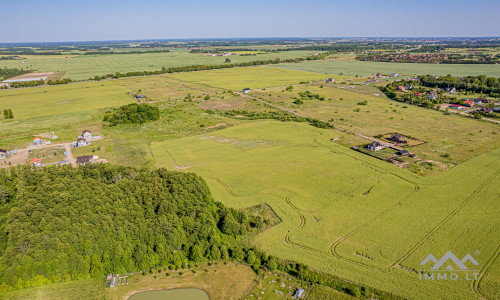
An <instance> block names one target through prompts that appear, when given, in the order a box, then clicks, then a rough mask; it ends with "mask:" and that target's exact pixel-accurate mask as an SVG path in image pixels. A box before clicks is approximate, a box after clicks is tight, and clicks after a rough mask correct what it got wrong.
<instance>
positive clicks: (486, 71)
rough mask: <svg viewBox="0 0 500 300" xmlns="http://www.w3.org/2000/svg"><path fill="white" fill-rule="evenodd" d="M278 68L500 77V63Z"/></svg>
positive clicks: (357, 63)
mask: <svg viewBox="0 0 500 300" xmlns="http://www.w3.org/2000/svg"><path fill="white" fill-rule="evenodd" d="M273 67H277V68H283V69H289V70H299V71H308V72H317V73H323V74H325V73H329V74H340V73H343V74H344V75H351V76H354V75H356V74H357V75H359V76H375V74H377V73H382V74H392V73H399V74H432V75H447V74H451V75H453V76H468V75H487V76H491V77H500V65H494V64H491V65H490V64H484V65H480V64H478V65H473V64H472V65H471V64H467V65H457V64H440V65H437V64H412V63H387V62H366V61H338V60H326V61H325V60H323V61H308V62H303V63H296V64H280V65H277V66H273Z"/></svg>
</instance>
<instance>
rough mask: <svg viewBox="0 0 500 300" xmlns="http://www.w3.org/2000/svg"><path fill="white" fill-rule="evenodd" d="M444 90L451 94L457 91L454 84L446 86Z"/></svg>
mask: <svg viewBox="0 0 500 300" xmlns="http://www.w3.org/2000/svg"><path fill="white" fill-rule="evenodd" d="M446 92H447V93H449V94H453V93H456V92H457V89H456V88H455V87H454V86H453V87H447V88H446Z"/></svg>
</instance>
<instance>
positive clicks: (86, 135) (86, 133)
mask: <svg viewBox="0 0 500 300" xmlns="http://www.w3.org/2000/svg"><path fill="white" fill-rule="evenodd" d="M91 137H92V133H91V132H90V130H84V131H82V138H84V139H90V138H91Z"/></svg>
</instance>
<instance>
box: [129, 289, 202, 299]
mask: <svg viewBox="0 0 500 300" xmlns="http://www.w3.org/2000/svg"><path fill="white" fill-rule="evenodd" d="M186 299H189V300H209V299H210V298H208V295H207V293H206V292H205V291H203V290H200V289H173V290H157V291H145V292H138V293H135V294H133V295H132V296H130V297H128V299H127V300H186Z"/></svg>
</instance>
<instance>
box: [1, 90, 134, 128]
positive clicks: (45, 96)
mask: <svg viewBox="0 0 500 300" xmlns="http://www.w3.org/2000/svg"><path fill="white" fill-rule="evenodd" d="M133 101H134V100H133V99H131V98H130V97H128V96H127V95H126V90H125V89H123V88H120V87H119V86H117V85H115V84H113V83H112V82H89V83H80V84H68V85H59V86H47V87H37V88H24V89H12V90H2V91H0V108H1V109H6V108H10V109H12V111H13V112H14V120H25V119H29V118H33V117H43V116H52V115H57V114H64V113H71V112H79V111H85V110H92V109H99V108H106V107H113V106H119V105H124V104H128V103H131V102H133Z"/></svg>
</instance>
